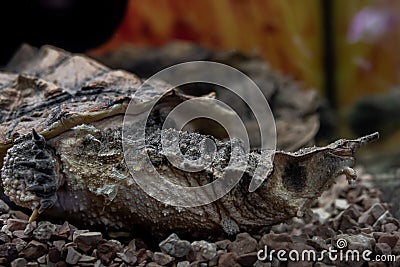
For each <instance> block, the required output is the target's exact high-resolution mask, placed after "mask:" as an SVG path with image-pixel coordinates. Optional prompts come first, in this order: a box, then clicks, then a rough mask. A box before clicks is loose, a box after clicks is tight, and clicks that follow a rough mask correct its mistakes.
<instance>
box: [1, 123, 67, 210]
mask: <svg viewBox="0 0 400 267" xmlns="http://www.w3.org/2000/svg"><path fill="white" fill-rule="evenodd" d="M4 165H5V166H6V167H5V168H4V169H3V171H2V177H3V189H4V193H5V194H6V195H7V196H9V197H10V200H11V201H13V202H15V203H16V204H17V205H21V206H28V207H29V208H32V209H35V208H37V209H38V211H39V213H42V212H43V211H45V210H46V209H48V208H50V207H51V206H53V204H54V203H55V202H56V191H57V189H58V188H59V186H60V184H62V181H61V176H60V175H59V173H60V171H59V164H58V161H57V159H56V157H55V155H54V152H53V151H52V150H51V149H50V148H49V147H48V146H47V145H46V140H45V139H44V137H43V136H41V135H39V134H38V133H36V131H35V130H32V134H28V135H25V136H23V137H21V138H19V139H17V140H16V141H15V144H14V146H13V147H12V148H10V149H9V150H8V153H7V155H6V157H5V159H4Z"/></svg>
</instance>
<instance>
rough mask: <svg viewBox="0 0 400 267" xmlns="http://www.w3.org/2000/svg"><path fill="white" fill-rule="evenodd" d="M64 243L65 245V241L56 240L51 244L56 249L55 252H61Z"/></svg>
mask: <svg viewBox="0 0 400 267" xmlns="http://www.w3.org/2000/svg"><path fill="white" fill-rule="evenodd" d="M65 243H66V242H65V240H56V241H54V242H53V246H54V247H56V248H57V250H58V251H60V252H61V250H62V248H63V246H64V245H65Z"/></svg>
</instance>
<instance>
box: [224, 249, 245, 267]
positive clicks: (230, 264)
mask: <svg viewBox="0 0 400 267" xmlns="http://www.w3.org/2000/svg"><path fill="white" fill-rule="evenodd" d="M237 258H238V255H237V254H236V253H235V252H229V253H224V254H222V255H221V256H219V260H218V266H220V267H241V266H240V264H239V263H237V261H236V260H237Z"/></svg>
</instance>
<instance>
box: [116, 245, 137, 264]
mask: <svg viewBox="0 0 400 267" xmlns="http://www.w3.org/2000/svg"><path fill="white" fill-rule="evenodd" d="M117 257H119V258H120V259H121V260H122V261H123V262H125V263H126V264H128V265H134V264H135V263H136V262H137V257H136V256H135V251H134V250H132V249H131V248H128V249H127V250H125V252H124V253H121V252H117Z"/></svg>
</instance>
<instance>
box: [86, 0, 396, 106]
mask: <svg viewBox="0 0 400 267" xmlns="http://www.w3.org/2000/svg"><path fill="white" fill-rule="evenodd" d="M322 2H323V1H320V0H307V1H292V0H279V1H265V0H218V1H215V0H201V1H182V0H155V1H137V0H130V1H129V3H128V7H127V11H126V14H125V18H124V19H123V22H122V24H121V25H120V27H119V28H118V30H117V31H116V33H115V34H114V36H113V37H112V39H111V40H110V41H109V42H107V43H106V44H104V45H103V46H101V47H99V48H97V49H95V50H92V51H91V53H95V54H96V53H103V52H105V51H109V50H111V49H113V48H115V47H117V46H120V45H123V44H126V43H131V44H132V43H133V44H143V45H155V46H161V45H163V44H166V43H168V42H170V41H172V40H176V39H180V40H190V41H194V42H196V43H198V44H201V45H204V46H207V47H212V48H222V49H238V50H242V51H257V52H259V53H260V54H261V55H262V56H263V57H264V58H265V59H266V61H267V62H268V63H269V64H270V65H271V66H272V67H273V68H274V69H276V70H278V71H281V72H283V73H284V74H286V75H290V76H292V77H293V78H295V79H296V80H298V81H300V82H302V83H304V85H305V88H314V89H317V90H318V91H319V92H321V94H322V95H326V90H325V89H324V86H325V85H324V83H325V80H324V79H325V78H326V75H327V74H326V73H325V71H326V66H325V68H324V63H323V60H324V49H326V43H324V40H323V36H324V33H325V31H327V30H328V29H327V28H326V27H327V26H328V25H324V19H323V16H324V15H326V14H325V13H324V10H323V9H324V6H323V5H322ZM331 2H332V6H331V9H332V10H331V11H330V12H331V13H330V14H328V15H330V17H329V18H328V21H330V23H331V27H332V29H330V30H331V31H332V35H333V36H332V37H331V41H332V43H331V44H330V46H331V48H330V49H331V50H332V51H328V53H331V56H332V57H334V58H333V61H332V62H331V64H333V66H331V69H332V70H333V72H334V73H333V74H332V73H331V74H329V75H332V76H333V77H334V79H333V83H334V84H333V85H331V86H334V93H333V94H332V95H327V96H328V97H335V98H336V99H335V102H336V103H337V107H338V108H346V107H349V106H350V105H351V104H353V103H354V101H355V100H357V99H358V98H359V97H360V96H363V95H366V94H369V93H371V92H383V91H386V90H388V89H390V88H391V87H393V86H395V85H397V84H399V81H400V75H399V74H400V73H399V71H400V54H399V53H397V49H398V47H400V1H390V0H388V1H387V0H381V1H376V0H375V1H372V0H369V1H361V0H354V1H347V0H336V1H331ZM364 9H368V10H370V11H372V12H370V13H368V12H367V16H366V17H365V16H364V17H365V18H364V20H362V18H361V21H359V20H358V21H357V16H358V15H359V14H360V13H362V12H363V10H364ZM374 12H375V13H374ZM361 17H362V16H361ZM379 19H380V20H379ZM382 21H383V22H384V23H383V24H384V25H383V27H381V28H379V27H378V30H379V31H378V32H376V31H377V29H374V27H375V28H377V27H376V26H377V25H378V26H379V23H381V24H382ZM386 21H387V25H386V24H385V23H386ZM357 23H358V24H357ZM325 24H326V22H325ZM354 28H356V29H355V30H354ZM374 31H375V32H374ZM374 34H375V35H374ZM325 41H326V40H325Z"/></svg>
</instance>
